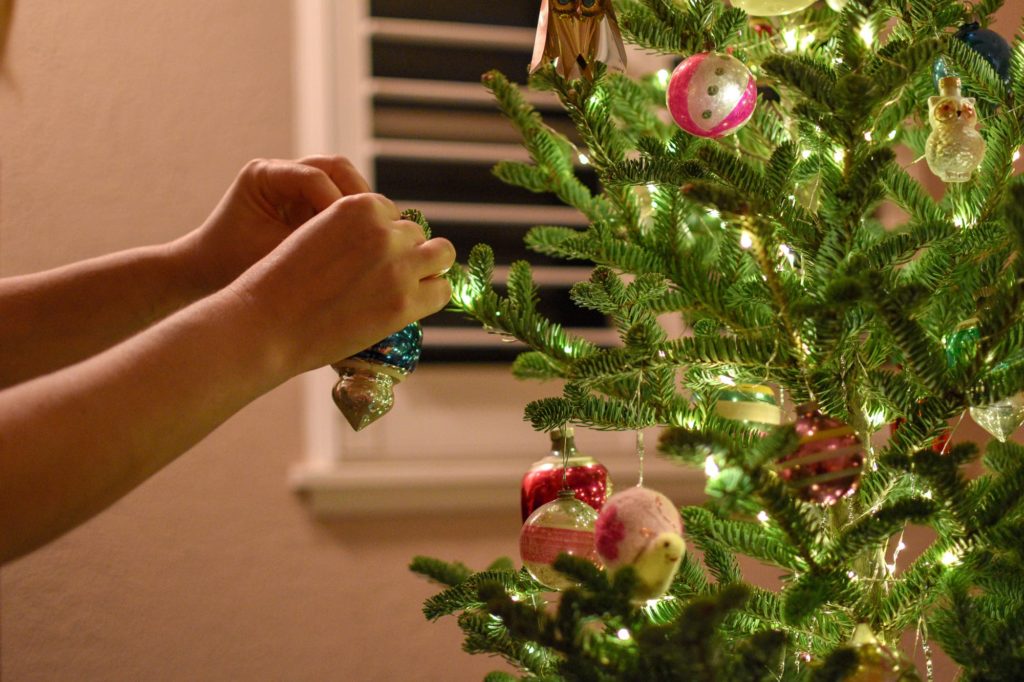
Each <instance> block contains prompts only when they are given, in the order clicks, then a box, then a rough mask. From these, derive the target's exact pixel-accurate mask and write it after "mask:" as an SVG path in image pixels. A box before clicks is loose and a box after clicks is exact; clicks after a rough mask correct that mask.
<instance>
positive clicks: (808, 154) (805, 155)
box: [800, 149, 811, 159]
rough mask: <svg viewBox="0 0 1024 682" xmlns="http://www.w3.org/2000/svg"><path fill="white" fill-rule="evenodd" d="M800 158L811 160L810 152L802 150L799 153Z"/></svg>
mask: <svg viewBox="0 0 1024 682" xmlns="http://www.w3.org/2000/svg"><path fill="white" fill-rule="evenodd" d="M800 156H801V157H802V158H804V159H809V158H811V150H810V149H805V150H803V151H802V152H800Z"/></svg>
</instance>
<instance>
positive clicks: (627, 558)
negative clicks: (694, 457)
mask: <svg viewBox="0 0 1024 682" xmlns="http://www.w3.org/2000/svg"><path fill="white" fill-rule="evenodd" d="M594 545H595V547H596V549H597V555H598V557H599V558H600V560H601V561H602V562H603V563H604V565H605V568H606V569H607V570H608V572H609V573H611V574H613V575H614V574H615V572H617V571H618V570H619V569H621V568H623V567H624V566H631V567H632V568H633V570H634V571H635V574H636V578H637V585H636V588H635V592H634V594H633V596H634V598H636V599H638V600H646V599H655V598H657V597H660V596H661V595H662V594H664V593H665V591H666V590H667V589H668V587H669V585H671V584H672V578H673V577H675V574H676V571H677V570H678V569H679V562H680V561H682V558H683V553H684V552H685V549H686V544H685V543H684V542H683V519H682V517H681V516H680V515H679V510H678V509H677V508H676V506H675V505H674V504H673V503H672V501H671V500H670V499H668V498H667V497H665V496H664V495H662V494H661V493H659V492H657V491H655V490H651V489H650V488H643V487H640V486H635V487H632V488H629V489H627V490H624V491H622V492H619V493H616V494H614V495H612V496H611V497H610V498H608V501H607V502H605V505H604V508H603V509H601V513H600V514H599V515H598V517H597V524H596V526H595V529H594Z"/></svg>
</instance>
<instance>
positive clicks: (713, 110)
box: [665, 52, 757, 138]
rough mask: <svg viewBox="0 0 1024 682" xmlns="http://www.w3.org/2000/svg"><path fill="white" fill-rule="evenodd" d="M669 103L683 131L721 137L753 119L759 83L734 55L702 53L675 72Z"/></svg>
mask: <svg viewBox="0 0 1024 682" xmlns="http://www.w3.org/2000/svg"><path fill="white" fill-rule="evenodd" d="M665 101H666V103H667V105H668V110H669V112H670V113H671V114H672V118H673V119H674V120H675V122H676V124H677V125H678V126H679V127H680V128H682V129H683V130H685V131H686V132H688V133H690V134H691V135H697V136H699V137H710V138H719V137H723V136H725V135H729V134H731V133H734V132H736V131H737V130H739V129H740V128H741V127H742V126H743V125H744V124H745V123H746V122H747V121H748V120H750V117H751V115H753V113H754V106H755V105H756V104H757V83H756V82H755V80H754V76H753V75H752V74H751V73H750V69H748V68H747V67H746V65H745V64H744V63H743V62H741V61H740V60H738V59H736V58H735V57H733V56H732V55H728V54H724V53H718V52H700V53H698V54H695V55H693V56H691V57H687V58H686V59H685V60H683V61H682V62H681V63H680V64H679V66H677V67H676V68H675V70H674V71H673V72H672V75H671V76H670V77H669V81H668V89H667V91H666V93H665Z"/></svg>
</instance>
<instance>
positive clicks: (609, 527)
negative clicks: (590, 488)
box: [412, 0, 1024, 682]
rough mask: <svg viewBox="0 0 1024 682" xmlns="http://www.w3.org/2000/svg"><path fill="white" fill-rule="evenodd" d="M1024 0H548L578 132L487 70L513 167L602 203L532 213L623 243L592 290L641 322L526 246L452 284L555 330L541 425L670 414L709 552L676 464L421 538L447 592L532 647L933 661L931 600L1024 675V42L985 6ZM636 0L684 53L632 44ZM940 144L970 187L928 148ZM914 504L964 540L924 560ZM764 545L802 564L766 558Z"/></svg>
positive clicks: (580, 251) (649, 422) (608, 422)
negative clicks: (686, 503) (696, 476)
mask: <svg viewBox="0 0 1024 682" xmlns="http://www.w3.org/2000/svg"><path fill="white" fill-rule="evenodd" d="M1001 4H1002V3H1001V2H998V1H997V0H983V1H981V2H977V3H975V4H974V5H973V6H968V5H964V4H961V3H958V2H951V1H949V0H921V1H917V0H915V1H914V2H906V1H902V0H887V1H878V2H872V1H870V0H861V1H857V0H849V1H847V2H842V1H840V0H829V2H828V3H827V6H826V5H825V3H817V4H813V3H811V2H808V1H807V0H776V1H772V0H746V1H745V2H740V1H739V0H736V1H735V2H733V4H732V6H729V5H728V4H726V3H724V2H721V1H720V0H616V2H615V6H614V9H613V8H612V6H611V4H610V2H609V1H608V0H546V1H545V2H544V3H543V8H542V13H541V26H540V28H539V33H540V37H539V40H538V47H537V51H536V53H535V60H534V61H535V63H534V65H533V69H532V71H533V73H532V75H531V77H530V82H529V87H531V88H534V89H537V90H541V91H546V92H550V93H553V94H554V95H556V96H557V98H558V99H559V101H560V102H561V105H562V107H563V108H564V110H565V112H566V113H567V114H568V116H569V118H570V119H571V121H572V123H573V124H574V126H575V128H576V133H575V135H574V136H566V135H563V134H560V133H558V132H556V131H555V130H554V129H553V128H551V127H549V126H547V125H546V124H545V122H544V121H543V119H542V117H541V116H540V115H539V114H538V112H537V111H536V110H535V109H534V108H533V107H532V106H530V105H529V104H528V103H527V101H526V99H525V98H524V96H523V94H522V92H521V90H520V87H519V86H517V85H515V84H514V83H513V82H512V81H511V80H510V79H509V78H508V77H506V76H505V75H502V74H501V73H497V72H491V73H487V74H485V75H484V77H483V83H484V85H485V86H486V87H487V88H488V89H489V90H490V91H491V92H492V93H493V95H494V97H495V99H496V101H497V103H498V105H499V106H500V108H501V110H502V112H503V113H504V114H505V115H506V116H507V118H508V119H509V121H511V123H512V124H513V125H514V126H515V127H516V128H517V129H518V131H519V132H520V133H521V134H522V141H523V145H524V146H525V148H526V149H527V150H528V152H529V154H530V157H531V159H532V161H531V162H530V163H519V162H502V163H500V164H498V166H497V167H496V168H495V169H494V172H495V173H496V174H497V175H498V176H499V177H500V178H501V179H502V180H503V181H505V182H507V183H510V184H513V185H516V186H519V187H523V188H526V189H528V190H530V191H533V192H537V193H550V194H552V195H554V196H556V197H558V199H559V200H561V201H562V202H564V203H565V204H566V205H568V206H571V207H574V208H576V209H578V210H579V211H580V212H581V213H582V214H584V215H585V216H586V217H587V218H588V221H589V227H587V228H586V229H573V228H569V227H563V226H557V225H548V226H537V227H535V228H533V229H532V230H531V231H530V232H529V234H528V236H527V244H528V246H529V247H530V248H531V249H532V250H534V251H536V252H538V253H540V254H545V255H546V256H555V257H560V258H565V259H578V260H583V261H588V262H590V263H593V264H594V268H593V271H592V276H591V277H590V279H589V280H588V281H585V282H580V283H578V284H576V285H575V286H574V287H573V289H572V299H573V301H574V303H575V304H576V305H579V306H582V307H584V308H587V309H591V310H595V311H598V312H600V313H602V314H604V315H606V316H607V318H608V320H609V322H610V324H611V325H614V328H615V329H616V330H617V332H618V336H619V338H620V340H621V343H619V344H618V345H616V346H614V347H600V346H598V345H596V344H594V343H591V342H588V341H587V340H585V339H582V338H577V337H575V336H573V335H571V334H569V333H567V332H566V331H565V330H563V329H562V328H560V327H559V326H558V325H556V324H553V323H551V322H550V321H548V320H547V319H545V317H543V316H542V315H541V314H540V313H539V312H538V311H537V306H536V303H537V287H536V286H535V284H534V282H533V281H532V278H531V270H530V266H529V264H528V263H526V262H517V263H515V264H513V265H512V267H511V269H510V272H509V275H508V281H507V288H506V293H505V294H499V293H498V291H497V290H496V289H495V288H494V285H493V282H492V271H493V268H494V257H493V253H492V252H491V250H490V249H489V248H488V247H487V246H484V245H481V246H478V247H476V248H475V249H474V250H473V251H472V252H471V253H470V254H469V255H468V258H467V262H466V265H465V266H464V267H461V268H458V269H457V270H455V271H453V272H452V273H450V278H451V281H452V284H453V306H454V307H455V308H457V309H458V310H460V311H462V312H463V313H465V314H467V315H469V316H471V317H472V318H474V319H475V320H477V321H479V322H480V323H481V324H482V325H483V326H484V327H485V328H486V329H488V330H489V331H493V332H497V333H501V334H507V335H510V336H513V337H515V338H517V339H519V340H521V341H523V342H524V343H526V344H527V345H528V346H529V350H527V351H525V352H523V353H522V354H520V355H519V356H518V358H517V359H516V360H515V362H514V365H513V368H512V369H513V372H514V373H515V374H516V376H518V377H521V378H524V379H556V380H561V381H563V382H564V390H563V395H562V397H558V398H545V399H542V400H537V401H535V402H533V403H531V404H529V405H527V406H526V418H527V419H528V420H529V421H530V422H531V423H532V425H533V426H534V428H535V429H537V430H538V431H547V432H554V433H556V434H559V436H558V438H563V439H567V434H568V431H567V430H566V429H567V427H571V426H572V425H578V426H584V427H589V428H594V429H599V430H620V431H623V430H625V431H629V430H636V431H639V430H640V429H644V428H649V427H654V426H657V427H661V431H660V433H661V436H660V440H659V443H658V450H659V453H660V454H661V455H663V456H665V457H668V458H671V459H674V460H677V461H679V462H681V463H685V464H687V465H693V466H698V467H701V468H703V469H704V470H705V471H706V472H707V473H708V484H707V492H708V496H707V502H706V503H705V504H703V505H701V506H692V507H686V508H683V509H681V510H679V511H680V513H681V518H682V531H683V532H682V537H683V538H685V543H686V550H693V549H694V548H696V549H697V550H700V554H701V558H697V557H695V556H694V554H693V552H692V551H686V550H683V540H682V538H680V537H679V533H678V525H677V524H678V516H676V517H675V520H673V515H674V514H675V509H674V508H673V509H670V510H666V509H665V508H664V506H663V504H662V502H663V498H662V497H661V496H660V495H659V494H657V493H655V492H653V491H646V490H644V489H642V488H631V489H630V490H628V491H622V492H619V493H617V494H616V495H615V496H613V497H612V498H610V499H609V500H607V501H604V506H603V508H602V509H601V512H600V516H598V512H597V510H596V509H595V510H592V509H591V507H590V506H586V505H584V504H583V503H582V502H578V501H577V500H576V499H575V498H574V497H573V494H572V493H570V494H567V495H562V496H560V497H556V498H555V499H554V500H552V501H550V502H547V503H546V506H542V507H540V508H538V509H537V510H536V511H534V512H533V514H532V515H531V517H530V519H531V520H533V522H534V525H535V526H539V527H544V526H543V523H540V522H542V521H544V519H543V518H541V517H542V516H543V515H544V513H548V516H547V517H545V518H548V519H549V520H550V519H551V518H552V516H551V515H552V514H556V515H558V514H560V517H559V519H555V522H552V523H550V524H548V525H547V526H546V528H547V529H548V530H549V531H551V532H549V533H548V534H547V535H545V534H540V535H536V534H534V535H531V536H530V538H529V540H530V542H536V541H542V540H543V539H544V538H547V539H550V540H551V541H552V543H553V545H552V546H555V547H557V546H558V543H559V542H562V541H564V549H566V550H567V551H566V552H562V553H558V556H557V558H554V556H549V557H548V558H547V559H543V558H541V559H536V557H532V556H531V557H524V558H528V559H536V560H535V561H533V562H532V564H531V562H530V561H527V562H526V563H527V564H528V567H524V568H518V567H517V565H516V564H515V563H513V562H512V561H510V560H507V559H501V560H498V561H496V562H495V563H494V564H493V565H492V566H490V567H487V569H486V570H484V571H481V572H473V571H472V570H470V569H469V568H467V567H466V566H464V565H462V564H460V563H458V562H447V561H442V560H439V559H431V558H425V557H419V558H417V559H415V560H414V562H413V566H412V568H413V570H415V571H417V572H419V573H422V574H423V575H425V576H427V577H429V578H430V579H432V580H434V581H436V582H438V583H440V584H441V585H442V586H443V587H442V591H441V592H440V593H439V594H437V595H436V596H434V597H432V598H431V599H430V600H428V602H427V603H426V605H425V613H426V615H427V617H428V618H430V619H436V618H440V617H442V616H449V615H454V616H456V617H457V619H458V624H459V626H460V627H461V628H462V630H463V631H464V632H465V635H466V640H465V649H466V650H467V651H469V652H470V653H486V654H494V655H499V656H502V657H504V658H505V659H507V660H508V661H509V662H511V663H512V664H513V665H514V666H515V667H516V668H517V669H518V670H520V671H521V675H522V679H530V680H805V679H813V680H841V679H846V680H915V679H921V678H924V677H929V678H930V677H932V671H931V669H930V666H926V668H927V669H926V670H924V671H918V670H916V669H915V667H914V665H913V664H912V663H910V662H909V661H908V659H907V656H906V652H905V651H901V644H900V642H901V637H902V636H903V635H905V634H906V633H908V632H911V633H915V632H916V634H917V640H918V642H919V646H922V647H924V648H925V649H926V650H927V647H928V646H929V644H928V643H931V644H932V645H938V646H939V647H941V649H942V650H944V651H945V652H946V654H948V656H950V657H951V658H952V659H953V660H954V661H955V662H956V663H957V664H959V666H961V669H962V679H968V680H1019V679H1024V447H1022V446H1020V445H1017V444H1014V443H1013V442H1006V441H1007V438H1008V436H1009V435H1010V434H1012V433H1013V432H1014V431H1015V430H1016V429H1017V428H1018V427H1019V426H1020V425H1021V423H1022V422H1024V346H1022V342H1024V313H1022V310H1021V302H1022V299H1024V279H1022V278H1024V262H1022V249H1024V181H1022V180H1021V178H1020V177H1019V176H1014V173H1013V162H1014V161H1015V160H1016V159H1017V157H1018V151H1017V150H1018V148H1019V147H1020V145H1021V144H1022V143H1024V123H1022V115H1024V59H1022V58H1024V47H1022V43H1021V42H1020V40H1019V39H1017V40H1015V41H1014V42H1013V44H1012V46H1011V44H1009V43H1007V42H1006V41H1005V40H1003V39H1002V38H1000V37H999V36H998V35H997V34H995V33H993V32H992V31H989V30H987V29H986V28H985V26H986V25H987V23H988V22H989V21H990V18H991V15H992V13H993V12H994V11H995V10H996V9H998V8H999V6H1000V5H1001ZM619 32H621V35H622V36H623V37H624V38H625V39H626V41H627V42H630V43H634V44H636V45H637V46H639V47H641V48H643V49H645V50H648V51H653V52H657V53H661V54H664V55H671V56H672V57H674V58H675V59H676V60H677V61H678V62H679V63H678V66H677V67H676V68H675V70H674V71H673V72H672V73H671V74H669V72H668V71H667V70H666V71H663V72H661V73H656V74H650V75H649V76H645V77H642V78H637V79H632V78H630V77H627V76H626V75H624V74H623V73H621V71H620V64H619V63H618V61H619V57H620V56H621V52H620V51H619V49H618V47H617V44H616V43H615V40H616V38H617V37H618V35H619ZM666 101H667V108H666ZM977 124H980V131H979V129H978V128H976V125H977ZM979 132H980V136H979ZM906 150H909V152H908V151H906ZM898 151H901V154H902V155H901V156H900V157H899V159H901V160H898V156H897V152H898ZM922 158H924V159H926V163H927V167H928V168H930V169H931V172H933V173H934V174H935V175H937V176H939V177H940V178H942V179H943V181H945V185H944V191H943V192H942V195H941V198H938V199H936V198H934V197H933V196H932V195H931V194H930V193H929V192H928V191H926V189H925V187H924V186H922V184H921V183H920V181H919V180H917V179H915V178H914V177H913V176H912V175H911V174H910V173H908V170H907V169H908V167H909V166H910V165H911V164H913V163H915V162H916V161H919V160H921V159H922ZM584 159H585V160H586V162H587V163H588V164H589V167H590V168H592V169H593V171H595V172H596V176H597V179H598V181H599V182H598V184H597V186H591V185H588V184H587V183H585V182H584V181H583V180H581V176H580V174H579V170H580V162H581V161H583V160H584ZM924 165H925V164H923V163H922V164H920V165H919V166H918V167H923V166H924ZM883 205H889V206H892V205H895V206H898V207H899V208H900V209H902V211H903V214H901V216H902V218H901V220H902V224H898V225H891V224H890V225H885V226H883V224H882V222H881V221H880V218H879V209H880V207H881V206H883ZM670 318H671V319H676V320H681V321H682V322H683V323H684V324H685V329H686V331H685V333H683V334H682V335H678V334H676V335H672V336H670V334H669V333H668V332H667V331H666V327H665V326H664V325H663V324H662V323H661V321H663V320H665V319H670ZM968 413H969V414H970V416H971V418H973V419H974V420H975V421H976V422H977V423H978V424H980V425H981V426H983V427H984V428H985V429H986V430H988V431H989V432H990V433H992V434H993V435H994V436H995V437H996V440H994V441H992V442H991V443H989V444H988V445H987V447H985V448H984V450H983V451H982V449H981V448H979V447H978V446H975V445H974V444H971V443H959V444H956V445H951V444H950V442H949V440H948V431H949V429H950V428H951V427H955V425H956V424H958V423H959V421H960V420H962V419H965V418H967V417H966V416H965V415H966V414H968ZM890 431H891V436H890V437H888V438H886V437H885V436H886V435H887V434H889V433H890ZM879 434H882V438H879ZM556 443H557V438H556ZM561 450H562V452H561V454H563V455H565V456H566V457H568V456H569V454H571V452H570V451H571V447H569V445H568V442H567V440H566V446H565V447H563V448H561ZM565 465H566V468H567V469H568V461H567V460H566V462H565ZM564 481H565V484H566V485H567V486H568V488H569V489H570V490H572V485H571V483H570V482H569V479H568V477H566V478H565V479H564ZM631 491H640V492H638V493H635V494H634V493H632V492H631ZM576 493H577V495H576V496H577V497H580V498H581V499H583V498H582V496H581V495H579V494H578V493H579V491H576ZM585 501H590V500H585ZM574 504H575V505H578V506H580V507H582V509H580V508H577V507H573V506H572V505H574ZM592 506H601V505H600V503H598V504H596V505H592ZM545 510H548V511H545ZM550 510H554V511H550ZM588 510H590V511H588ZM549 512H550V513H549ZM538 514H540V516H538ZM595 516H596V517H597V518H596V521H595V518H594V517H595ZM530 524H531V521H527V526H526V527H530ZM908 526H925V527H929V528H930V529H931V530H932V532H933V535H932V537H933V538H934V540H933V541H932V542H931V544H930V546H928V547H926V548H925V549H924V550H923V552H922V553H921V554H920V555H919V556H917V557H916V558H914V559H913V560H912V561H909V560H907V559H903V560H902V561H900V559H901V557H899V552H900V551H901V550H902V549H903V542H902V538H903V532H904V531H905V529H906V528H907V527H908ZM526 527H524V528H526ZM552 529H554V530H552ZM581 534H583V535H581ZM525 537H526V533H525V530H524V538H525ZM580 537H587V538H592V540H588V542H590V543H591V544H590V545H588V546H585V547H582V548H581V547H580V546H578V543H577V544H575V545H574V544H573V543H574V542H575V541H576V540H578V539H579V538H580ZM538 538H540V539H541V540H538ZM677 538H678V539H677ZM524 542H525V541H524ZM525 546H526V545H525V544H524V547H525ZM531 547H533V546H532V545H531ZM534 549H536V547H534ZM546 549H547V550H548V551H549V555H550V550H551V547H550V546H549V547H547V548H546ZM627 550H628V551H627ZM531 551H533V550H531ZM739 556H745V557H750V558H752V559H755V560H757V561H759V562H762V563H764V564H768V565H770V566H773V567H776V568H777V571H778V573H779V574H780V575H781V576H782V581H781V585H780V587H779V589H777V590H769V589H764V588H761V587H755V586H752V585H750V584H747V583H745V582H744V578H743V575H742V574H741V570H740V568H739V563H738V562H737V557H739ZM528 568H529V570H528ZM511 679H517V678H516V677H515V676H512V675H509V674H506V673H499V672H496V673H493V674H491V675H490V676H488V680H491V681H492V682H498V681H501V680H511Z"/></svg>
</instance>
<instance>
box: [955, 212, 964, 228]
mask: <svg viewBox="0 0 1024 682" xmlns="http://www.w3.org/2000/svg"><path fill="white" fill-rule="evenodd" d="M953 224H954V225H956V226H957V227H963V226H964V219H963V218H961V217H960V216H958V215H955V216H953Z"/></svg>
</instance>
